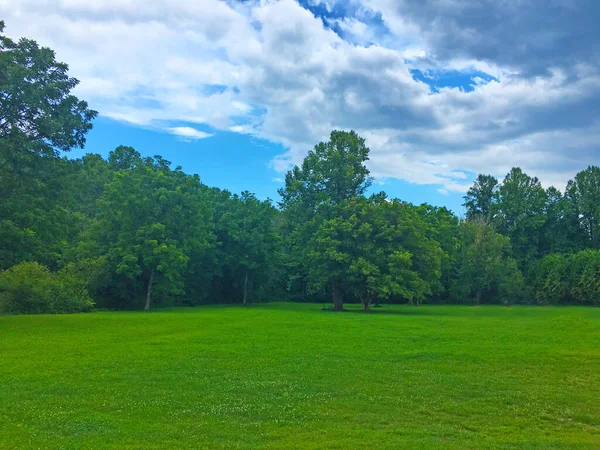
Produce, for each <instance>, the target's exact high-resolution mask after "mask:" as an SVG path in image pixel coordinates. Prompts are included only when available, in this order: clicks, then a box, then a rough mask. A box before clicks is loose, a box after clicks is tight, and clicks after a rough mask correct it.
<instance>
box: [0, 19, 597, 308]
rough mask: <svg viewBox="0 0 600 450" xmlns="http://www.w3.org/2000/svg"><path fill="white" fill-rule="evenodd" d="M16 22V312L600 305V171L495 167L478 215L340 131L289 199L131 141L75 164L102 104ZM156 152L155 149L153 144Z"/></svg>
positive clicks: (4, 90)
mask: <svg viewBox="0 0 600 450" xmlns="http://www.w3.org/2000/svg"><path fill="white" fill-rule="evenodd" d="M3 28H4V26H3V24H2V23H1V22H0V312H3V313H42V312H76V311H87V310H90V309H92V308H93V307H96V308H111V309H137V308H139V309H141V308H145V309H146V310H148V309H150V308H151V307H153V306H159V305H198V304H206V303H240V304H242V303H243V304H246V303H249V302H259V301H275V300H277V301H280V300H287V301H307V302H308V301H332V303H333V308H334V309H335V310H342V309H343V305H344V302H361V303H362V304H363V305H364V309H365V311H369V310H370V309H371V307H373V306H378V305H380V304H381V303H385V302H408V303H411V304H414V305H419V304H420V303H467V304H469V303H472V304H478V303H498V304H513V303H528V304H529V303H534V304H541V305H546V304H579V305H599V304H600V222H599V220H600V168H598V167H588V168H587V169H585V170H582V171H581V172H579V173H578V174H577V175H576V177H575V178H574V179H573V180H571V181H570V182H569V183H568V185H567V187H566V190H565V191H564V192H561V191H559V190H558V189H556V188H554V187H550V188H548V189H544V188H543V187H542V185H541V183H540V181H539V180H538V179H537V178H535V177H532V176H530V175H528V174H526V173H524V172H523V171H522V170H521V169H519V168H514V169H512V170H511V171H510V172H509V173H508V174H507V175H506V177H505V178H504V180H502V181H500V180H497V179H496V178H494V177H492V176H490V175H479V176H478V177H477V179H476V181H475V183H474V185H473V186H472V187H471V188H470V189H469V191H468V192H467V194H466V196H465V207H466V217H464V218H459V217H457V216H456V215H455V214H453V213H452V212H451V211H449V210H447V209H446V208H440V207H435V206H431V205H427V204H423V205H418V206H417V205H412V204H409V203H406V202H403V201H402V200H401V199H390V198H388V197H387V196H386V194H385V193H383V192H381V193H379V194H375V195H367V194H366V192H367V190H368V188H369V187H370V185H371V181H372V179H371V178H370V176H369V171H368V169H367V167H366V162H367V161H368V159H369V149H368V148H367V147H366V145H365V141H364V139H362V138H361V137H360V136H358V135H357V134H356V133H355V132H345V131H333V132H332V133H331V136H330V138H329V140H328V141H327V142H321V143H318V144H317V145H316V146H315V147H314V149H313V150H312V151H310V152H309V153H308V156H307V157H306V158H305V159H304V162H303V163H302V165H301V166H299V167H294V168H293V169H292V170H290V171H289V172H288V173H287V175H286V177H285V186H284V187H283V188H282V189H280V191H279V194H280V196H281V200H280V201H279V202H277V203H275V204H274V203H273V202H271V201H261V200H259V199H257V198H256V197H255V196H254V195H253V194H252V193H249V192H242V193H241V194H234V193H231V192H228V191H226V190H221V189H218V188H215V187H209V186H206V185H204V184H202V182H201V179H200V178H199V176H198V175H189V174H187V173H185V172H184V171H183V170H182V168H181V167H172V166H171V164H170V163H169V161H166V160H164V159H163V158H161V157H160V156H154V157H152V158H150V157H143V156H142V155H141V153H140V152H139V151H138V150H136V149H133V148H131V147H127V146H120V147H118V148H116V149H114V150H113V151H111V152H110V154H109V156H108V158H106V159H105V158H103V157H102V156H100V155H97V154H87V155H86V156H84V157H83V158H81V159H73V158H69V157H68V152H69V150H71V149H73V148H75V147H84V145H85V135H86V133H87V132H88V131H89V130H90V129H91V127H92V123H93V120H94V118H95V117H96V115H97V113H96V112H95V111H92V110H90V109H89V107H88V105H87V103H86V102H85V101H81V100H79V99H78V98H76V97H75V96H73V95H72V94H71V91H72V89H73V88H74V87H75V86H76V85H77V83H78V82H77V80H75V79H74V78H71V77H69V75H68V67H67V65H65V64H63V63H59V62H57V61H56V60H55V56H54V53H53V52H52V50H50V49H47V48H43V47H39V46H38V44H37V43H35V42H34V41H31V40H27V39H21V40H20V41H19V42H14V41H12V40H10V39H8V38H7V37H6V36H4V35H3V34H2V31H3ZM139 150H141V151H143V149H139Z"/></svg>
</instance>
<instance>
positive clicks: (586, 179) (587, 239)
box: [566, 166, 600, 248]
mask: <svg viewBox="0 0 600 450" xmlns="http://www.w3.org/2000/svg"><path fill="white" fill-rule="evenodd" d="M566 197H567V198H568V199H569V200H570V201H571V203H572V207H573V211H572V214H573V215H574V218H575V219H576V220H577V222H578V225H579V230H580V232H581V233H582V235H583V237H584V245H585V246H587V247H591V248H600V167H597V166H589V167H588V168H587V169H586V170H582V171H581V172H579V173H578V174H577V175H576V176H575V179H574V180H571V181H569V183H568V184H567V189H566Z"/></svg>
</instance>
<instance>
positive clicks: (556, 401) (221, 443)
mask: <svg viewBox="0 0 600 450" xmlns="http://www.w3.org/2000/svg"><path fill="white" fill-rule="evenodd" d="M321 308H322V306H321V305H304V304H267V305H260V306H252V307H249V308H242V307H199V308H187V309H183V308H178V309H169V310H157V311H154V312H152V313H149V314H144V313H141V312H98V313H92V314H82V315H70V316H19V317H16V316H13V317H0V447H1V448H15V449H23V448H91V449H101V448H119V449H124V448H140V449H141V448H143V449H150V448H227V449H231V448H302V449H305V448H340V449H341V448H359V449H366V448H368V449H376V448H377V449H379V448H424V449H431V448H457V449H468V448H531V449H534V448H535V449H546V448H600V309H586V308H558V307H555V308H539V307H531V308H528V307H510V308H505V307H494V306H483V307H461V306H423V307H420V308H411V307H407V306H386V307H385V308H383V309H379V310H377V312H375V313H373V314H360V313H354V312H347V313H332V312H327V311H321Z"/></svg>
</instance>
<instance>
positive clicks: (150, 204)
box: [96, 154, 214, 311]
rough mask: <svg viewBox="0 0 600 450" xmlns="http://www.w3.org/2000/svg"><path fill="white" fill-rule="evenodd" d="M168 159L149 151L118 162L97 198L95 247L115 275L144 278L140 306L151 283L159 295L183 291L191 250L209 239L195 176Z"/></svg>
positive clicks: (203, 202) (209, 243)
mask: <svg viewBox="0 0 600 450" xmlns="http://www.w3.org/2000/svg"><path fill="white" fill-rule="evenodd" d="M113 156H115V155H114V154H113V155H111V157H113ZM169 165H170V163H169V162H168V161H165V160H164V159H162V158H160V157H155V158H146V159H145V160H143V161H139V160H137V161H135V162H133V163H132V164H131V165H130V166H129V167H127V166H124V167H123V168H121V170H119V171H118V172H117V173H116V174H115V176H114V179H113V180H112V181H111V182H109V183H108V184H107V185H106V186H105V192H104V194H103V196H102V197H101V199H100V200H99V215H98V222H97V224H96V230H97V234H96V240H97V242H98V243H99V248H100V251H101V252H102V253H103V254H106V255H107V256H108V262H109V264H110V265H111V267H112V268H113V269H114V271H115V274H116V275H118V276H122V277H125V278H126V279H130V280H132V281H139V282H143V283H144V284H145V291H146V296H145V297H146V300H145V306H144V309H145V310H146V311H148V310H149V309H150V307H151V304H152V294H153V291H154V289H155V286H156V287H157V288H158V290H159V292H160V293H161V294H163V295H164V296H172V295H178V294H183V287H184V276H185V274H186V273H187V272H188V270H189V268H190V263H191V256H192V255H195V254H198V253H202V252H205V251H207V250H209V249H211V248H212V247H213V245H214V235H213V231H212V221H211V211H210V208H209V206H208V204H207V202H206V198H205V195H204V190H203V187H202V185H201V184H200V180H199V178H198V177H197V176H189V175H186V174H184V173H183V172H182V171H181V170H180V168H176V169H175V170H171V169H170V167H169Z"/></svg>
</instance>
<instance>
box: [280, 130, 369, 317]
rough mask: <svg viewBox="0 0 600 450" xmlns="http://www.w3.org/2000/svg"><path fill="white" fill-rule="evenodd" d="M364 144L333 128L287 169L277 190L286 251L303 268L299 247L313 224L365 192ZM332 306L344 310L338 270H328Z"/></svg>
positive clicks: (366, 153)
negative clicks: (286, 232) (286, 233)
mask: <svg viewBox="0 0 600 450" xmlns="http://www.w3.org/2000/svg"><path fill="white" fill-rule="evenodd" d="M368 159H369V148H368V147H367V146H366V145H365V140H364V139H363V138H361V137H360V136H358V135H357V134H356V133H355V132H354V131H350V132H345V131H332V132H331V135H330V138H329V141H327V142H321V143H319V144H317V145H316V146H315V147H314V149H313V150H311V151H310V152H309V154H308V155H307V156H306V158H305V159H304V161H303V163H302V165H301V166H300V167H298V166H296V167H294V168H293V169H292V170H290V171H289V172H288V173H287V174H286V177H285V187H284V188H282V189H280V191H279V194H280V195H281V197H282V200H281V203H280V206H281V208H282V210H283V211H284V213H285V220H286V222H287V229H288V230H289V236H290V250H289V253H290V255H292V258H293V259H295V261H296V262H297V263H300V264H299V265H301V266H303V267H304V269H300V270H304V271H305V273H307V272H308V268H309V265H310V264H311V263H310V262H309V260H307V259H306V254H305V252H304V251H303V248H304V247H305V246H306V244H307V243H308V241H309V240H310V239H312V235H313V234H314V233H315V232H316V230H317V227H318V226H324V225H323V222H326V223H327V222H328V221H335V216H336V214H338V212H339V211H340V209H339V206H340V205H341V204H342V203H343V202H345V201H348V200H350V199H352V198H355V197H358V196H362V195H364V193H365V191H366V190H367V188H368V187H369V186H370V184H371V178H370V177H369V170H368V169H367V168H366V166H365V162H366V161H367V160H368ZM328 278H329V285H330V287H331V292H332V297H333V303H334V308H335V310H338V311H340V310H342V309H343V293H344V286H343V285H342V280H341V279H340V274H339V272H337V271H332V272H330V273H329V275H328Z"/></svg>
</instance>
